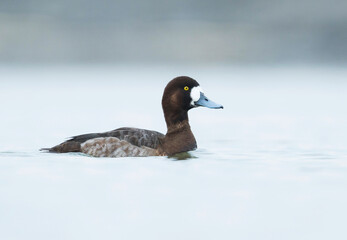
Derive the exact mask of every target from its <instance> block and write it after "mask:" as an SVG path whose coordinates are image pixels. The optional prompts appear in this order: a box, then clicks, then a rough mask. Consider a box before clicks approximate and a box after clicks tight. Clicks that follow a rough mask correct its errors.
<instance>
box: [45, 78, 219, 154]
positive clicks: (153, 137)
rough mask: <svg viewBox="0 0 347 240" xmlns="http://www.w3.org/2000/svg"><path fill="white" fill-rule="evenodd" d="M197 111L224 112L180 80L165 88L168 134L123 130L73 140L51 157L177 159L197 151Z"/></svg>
mask: <svg viewBox="0 0 347 240" xmlns="http://www.w3.org/2000/svg"><path fill="white" fill-rule="evenodd" d="M197 107H207V108H211V109H222V108H223V106H222V105H220V104H218V103H215V102H213V101H211V100H210V99H208V98H207V97H206V96H205V94H204V91H203V90H202V88H201V87H200V84H199V83H198V82H197V81H196V80H194V79H193V78H191V77H188V76H179V77H176V78H174V79H172V80H171V81H170V82H169V83H168V84H167V85H166V87H165V89H164V93H163V97H162V109H163V113H164V118H165V122H166V126H167V132H166V134H162V133H160V132H157V131H153V130H147V129H140V128H132V127H122V128H118V129H115V130H112V131H108V132H102V133H88V134H82V135H78V136H73V137H71V138H69V139H68V140H67V141H65V142H62V143H60V144H58V145H56V146H54V147H51V148H42V149H40V150H42V151H46V152H51V153H70V152H75V153H76V152H78V153H83V154H87V155H89V156H92V157H116V158H117V157H147V156H174V155H175V154H180V153H186V152H189V151H193V150H195V149H197V142H196V139H195V137H194V135H193V132H192V130H191V128H190V125H189V119H188V111H189V110H191V109H194V108H197Z"/></svg>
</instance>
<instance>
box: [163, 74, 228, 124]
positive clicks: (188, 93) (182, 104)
mask: <svg viewBox="0 0 347 240" xmlns="http://www.w3.org/2000/svg"><path fill="white" fill-rule="evenodd" d="M199 106H203V107H208V108H215V109H217V108H223V106H222V105H220V104H217V103H214V102H212V101H211V100H209V99H208V98H207V97H206V96H205V95H204V93H203V91H202V89H201V87H200V85H199V83H198V82H197V81H196V80H194V79H192V78H190V77H186V76H182V77H176V78H174V79H173V80H171V81H170V82H169V83H168V84H167V86H166V88H165V90H164V94H163V99H162V107H163V111H164V115H165V121H166V124H167V126H168V127H169V126H171V125H173V124H177V123H179V122H183V121H184V120H188V111H189V110H190V109H192V108H195V107H199Z"/></svg>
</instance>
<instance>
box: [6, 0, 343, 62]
mask: <svg viewBox="0 0 347 240" xmlns="http://www.w3.org/2000/svg"><path fill="white" fill-rule="evenodd" d="M0 29H1V30H0V33H1V38H0V63H2V64H4V63H5V64H16V63H20V64H22V63H32V64H35V63H38V64H43V63H52V64H61V63H68V64H70V63H92V64H95V63H161V64H165V63H183V64H186V63H189V64H210V63H217V64H218V63H226V64H230V63H231V64H274V63H276V64H333V65H334V64H336V65H340V64H346V63H347V2H346V1H342V0H338V1H334V2H331V1H326V0H323V1H313V0H304V1H298V0H294V1H289V0H284V1H281V2H278V1H275V0H268V1H261V2H260V1H255V0H247V1H238V0H236V1H226V0H222V1H211V0H203V1H201V0H200V1H198V0H189V1H187V0H186V1H183V0H179V1H167V2H161V1H156V0H146V1H140V0H134V1H123V0H120V1H119V0H117V1H112V2H110V1H105V0H100V1H97V2H95V1H90V0H87V1H81V0H73V1H67V0H61V1H44V0H26V1H16V2H15V1H10V0H3V1H1V3H0Z"/></svg>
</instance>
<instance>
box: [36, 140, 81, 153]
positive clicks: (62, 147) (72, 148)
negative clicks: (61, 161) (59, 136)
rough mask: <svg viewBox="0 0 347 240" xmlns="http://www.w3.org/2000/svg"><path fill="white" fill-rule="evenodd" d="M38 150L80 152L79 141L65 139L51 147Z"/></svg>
mask: <svg viewBox="0 0 347 240" xmlns="http://www.w3.org/2000/svg"><path fill="white" fill-rule="evenodd" d="M40 151H48V152H52V153H67V152H80V151H81V143H79V142H74V141H67V142H63V143H61V144H59V145H57V146H54V147H51V148H41V149H40Z"/></svg>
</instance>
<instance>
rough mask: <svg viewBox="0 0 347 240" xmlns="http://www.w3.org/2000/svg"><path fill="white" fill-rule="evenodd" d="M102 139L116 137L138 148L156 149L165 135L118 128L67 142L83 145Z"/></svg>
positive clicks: (74, 138) (84, 135)
mask: <svg viewBox="0 0 347 240" xmlns="http://www.w3.org/2000/svg"><path fill="white" fill-rule="evenodd" d="M100 137H116V138H118V139H120V140H125V141H127V142H129V143H131V144H133V145H135V146H138V147H142V146H145V147H149V148H154V149H156V148H157V147H158V144H159V139H160V138H163V137H164V134H162V133H159V132H156V131H151V130H146V129H139V128H118V129H115V130H113V131H109V132H104V133H89V134H83V135H78V136H74V137H72V138H71V139H70V140H68V141H67V142H78V143H83V142H85V141H88V140H90V139H93V138H100Z"/></svg>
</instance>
